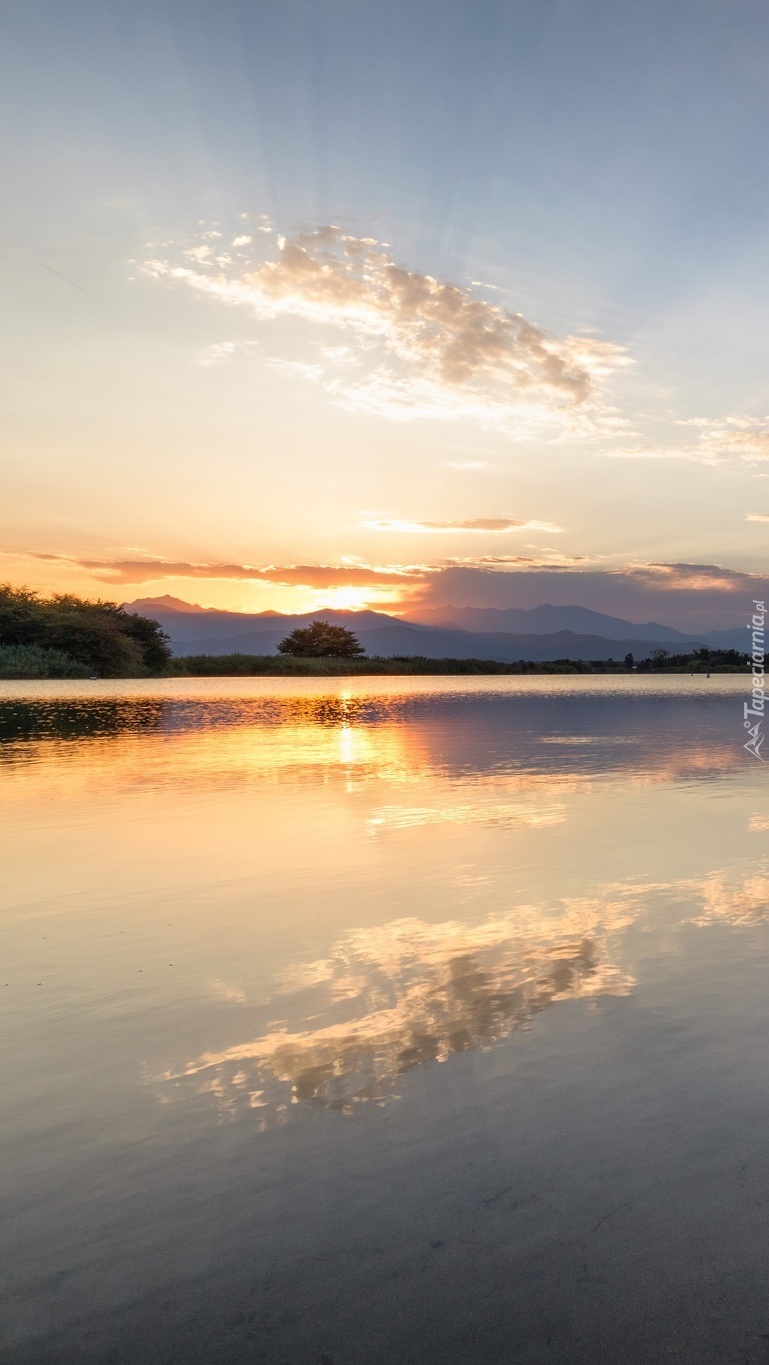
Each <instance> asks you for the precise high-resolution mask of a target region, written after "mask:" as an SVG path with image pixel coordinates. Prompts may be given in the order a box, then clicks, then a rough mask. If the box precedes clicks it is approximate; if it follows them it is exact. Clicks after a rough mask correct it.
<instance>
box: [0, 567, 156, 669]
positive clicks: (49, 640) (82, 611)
mask: <svg viewBox="0 0 769 1365" xmlns="http://www.w3.org/2000/svg"><path fill="white" fill-rule="evenodd" d="M0 646H3V647H6V648H8V647H17V648H20V647H31V646H35V647H36V648H38V649H41V650H44V651H45V650H51V651H56V652H58V653H62V654H64V655H66V656H67V657H68V658H69V659H70V660H72V661H74V663H75V664H78V665H80V666H81V668H82V669H83V670H84V671H83V672H81V673H79V674H72V673H69V674H58V675H56V676H59V677H63V676H66V677H91V676H93V675H96V676H97V677H100V678H125V677H129V678H130V677H143V676H146V675H147V674H151V673H162V672H164V671H165V669H166V668H167V666H168V663H169V660H170V658H171V651H170V649H169V647H168V636H167V635H166V634H165V633H164V631H163V630H161V628H160V625H159V624H158V622H157V621H153V620H152V619H151V618H150V617H147V616H137V615H135V614H133V613H130V612H127V611H125V610H124V609H123V607H119V606H118V605H117V604H116V603H115V602H101V601H89V600H87V599H85V598H82V597H75V596H73V594H72V593H55V594H54V595H53V597H40V596H39V595H38V594H37V593H36V592H33V591H32V589H30V588H14V587H11V585H10V584H5V585H2V586H0ZM14 676H22V675H20V674H15V675H14ZM26 676H29V677H31V676H34V677H48V676H52V675H50V674H39V673H36V674H34V675H33V674H27V675H26Z"/></svg>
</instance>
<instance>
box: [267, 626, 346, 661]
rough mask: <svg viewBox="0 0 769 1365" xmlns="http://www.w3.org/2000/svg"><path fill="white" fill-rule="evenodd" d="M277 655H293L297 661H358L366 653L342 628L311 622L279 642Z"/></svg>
mask: <svg viewBox="0 0 769 1365" xmlns="http://www.w3.org/2000/svg"><path fill="white" fill-rule="evenodd" d="M278 653H279V654H293V656H294V657H295V658H297V659H358V658H360V657H361V655H362V654H365V653H366V651H365V649H364V648H363V646H362V645H361V644H359V642H358V640H357V638H356V637H355V635H353V633H352V631H351V630H346V629H345V627H344V626H332V625H330V624H329V622H328V621H313V622H312V624H311V625H309V626H306V627H305V628H304V629H303V630H302V629H299V630H293V631H292V632H291V634H290V635H287V636H286V638H285V640H281V642H280V644H279V645H278Z"/></svg>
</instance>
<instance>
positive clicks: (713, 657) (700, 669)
mask: <svg viewBox="0 0 769 1365" xmlns="http://www.w3.org/2000/svg"><path fill="white" fill-rule="evenodd" d="M703 653H706V654H708V657H707V658H703V657H702V654H703ZM662 654H663V656H664V657H659V655H658V654H656V655H655V656H654V657H649V658H646V659H641V660H639V661H638V662H636V661H635V659H634V658H633V657H632V655H630V656H626V657H625V658H624V659H611V658H610V659H590V660H587V659H554V660H551V661H548V662H544V663H543V662H535V661H533V660H530V659H523V660H517V661H516V662H514V663H502V662H499V661H497V660H494V659H425V658H422V657H419V656H416V655H409V656H406V655H393V656H391V657H388V658H379V657H376V656H374V657H373V658H370V659H329V658H301V657H298V656H296V655H286V654H189V655H186V656H184V657H182V658H176V659H173V660H172V663H171V669H170V671H171V673H172V674H177V675H180V676H182V677H191V678H223V677H232V678H263V677H271V678H326V677H328V678H360V677H372V676H379V675H381V676H392V677H402V676H408V675H410V674H413V675H415V676H418V675H422V674H424V675H429V674H449V675H451V674H455V675H473V674H478V675H481V674H487V675H492V676H493V675H510V676H519V675H522V674H530V673H532V674H533V673H543V674H557V673H706V672H707V673H711V672H712V673H747V672H750V668H751V663H750V656H749V655H748V654H741V653H740V652H739V651H738V650H736V649H727V650H711V651H710V652H709V653H708V652H707V651H698V652H697V654H671V655H666V654H664V651H662Z"/></svg>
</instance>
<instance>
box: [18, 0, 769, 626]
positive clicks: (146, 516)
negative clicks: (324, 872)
mask: <svg viewBox="0 0 769 1365" xmlns="http://www.w3.org/2000/svg"><path fill="white" fill-rule="evenodd" d="M6 14H7V24H6V30H7V34H6V39H5V43H4V54H3V57H2V59H1V60H2V66H3V71H2V81H1V82H0V90H1V92H2V93H1V94H0V102H1V105H2V120H1V125H2V132H1V133H0V136H1V137H2V140H3V143H4V147H3V151H4V155H5V161H6V165H7V166H9V167H10V171H9V172H6V177H5V179H6V193H5V195H4V196H3V205H2V208H1V209H0V213H2V232H1V233H0V246H1V248H2V249H1V251H0V269H1V270H2V276H3V286H4V296H5V306H4V308H3V310H2V320H1V321H0V328H1V329H2V345H3V351H4V368H5V372H6V376H7V382H6V385H5V386H4V391H3V396H2V400H0V401H1V402H2V418H3V421H2V425H3V432H4V460H3V478H2V497H1V498H0V533H1V543H0V548H1V549H2V552H3V553H2V557H1V561H0V579H7V580H10V581H12V582H16V583H19V582H25V583H28V584H31V585H34V586H36V587H39V588H41V589H45V590H50V589H55V590H72V591H75V592H79V593H84V594H86V595H89V596H93V595H101V596H106V597H110V598H114V599H116V600H131V599H133V598H137V597H151V596H158V595H161V594H165V593H171V594H173V595H174V596H176V597H180V598H183V599H185V600H187V601H190V602H197V603H200V604H202V605H206V606H219V607H230V608H234V609H237V610H243V611H263V610H266V609H278V610H281V611H307V610H314V609H315V608H317V607H319V606H321V605H324V604H328V605H336V606H344V607H359V606H363V605H371V606H378V607H380V608H381V609H383V610H392V609H395V610H396V611H398V610H408V609H409V607H410V606H413V605H415V604H436V605H440V604H444V603H448V602H453V603H456V604H457V605H465V604H466V605H480V606H483V605H493V606H534V605H537V604H538V603H540V602H545V601H556V602H561V603H571V602H574V603H578V604H581V605H584V606H591V607H595V608H597V609H599V610H607V611H611V612H613V613H614V614H617V615H627V616H628V617H630V618H631V619H637V620H646V619H650V618H651V619H656V620H663V621H668V622H670V623H671V624H681V625H686V624H688V623H691V624H693V623H694V622H695V620H696V622H697V624H698V625H707V624H708V623H711V624H712V625H713V626H718V625H729V624H734V625H737V624H743V622H744V620H745V619H747V615H746V614H747V613H748V611H749V608H750V603H751V600H752V598H753V597H754V596H761V594H762V591H763V584H764V577H762V575H764V574H765V569H766V552H767V541H768V540H769V484H768V483H767V477H768V476H769V367H768V366H767V310H768V307H769V11H768V10H767V7H766V4H765V2H764V0H729V2H728V3H727V2H726V0H637V2H636V3H632V2H631V0H474V3H472V4H470V3H466V0H409V2H408V3H405V0H390V3H388V4H386V5H385V4H382V3H374V0H218V3H216V4H214V3H212V0H132V3H131V4H130V5H127V4H125V3H120V4H117V3H114V0H73V2H72V3H68V4H62V3H61V0H27V3H24V4H21V3H17V4H13V3H12V4H11V5H10V6H8V7H6Z"/></svg>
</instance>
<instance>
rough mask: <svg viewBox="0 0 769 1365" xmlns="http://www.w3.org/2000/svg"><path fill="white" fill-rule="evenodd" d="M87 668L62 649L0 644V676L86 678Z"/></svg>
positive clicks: (6, 677) (7, 677)
mask: <svg viewBox="0 0 769 1365" xmlns="http://www.w3.org/2000/svg"><path fill="white" fill-rule="evenodd" d="M88 676H89V674H88V669H87V668H86V667H85V666H84V665H83V664H80V663H78V662H77V660H76V659H73V658H72V657H71V655H69V654H65V653H64V651H63V650H62V649H43V648H42V647H41V646H40V645H0V678H5V679H9V678H87V677H88Z"/></svg>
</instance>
